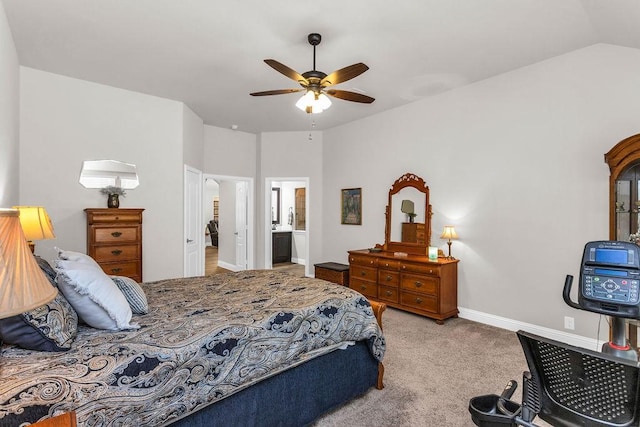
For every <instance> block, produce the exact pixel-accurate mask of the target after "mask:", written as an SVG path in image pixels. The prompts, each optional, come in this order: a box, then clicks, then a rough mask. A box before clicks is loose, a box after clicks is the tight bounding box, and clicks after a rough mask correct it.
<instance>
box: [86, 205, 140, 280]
mask: <svg viewBox="0 0 640 427" xmlns="http://www.w3.org/2000/svg"><path fill="white" fill-rule="evenodd" d="M84 211H85V213H86V214H87V254H88V255H89V256H91V257H92V258H93V259H95V260H96V261H97V262H98V264H100V266H101V267H102V269H103V270H104V272H105V273H107V274H109V275H115V276H127V277H130V278H132V279H133V280H135V281H137V282H142V211H144V209H85V210H84Z"/></svg>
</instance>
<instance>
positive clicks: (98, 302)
mask: <svg viewBox="0 0 640 427" xmlns="http://www.w3.org/2000/svg"><path fill="white" fill-rule="evenodd" d="M56 269H57V271H58V277H57V279H56V281H57V282H58V288H59V289H60V290H61V291H62V293H64V296H65V297H66V298H67V300H68V301H69V303H70V304H71V305H72V306H73V308H74V309H75V310H76V311H77V312H78V316H79V317H80V319H82V320H83V321H84V322H85V323H86V324H87V325H89V326H92V327H94V328H97V329H108V330H123V329H138V328H139V327H140V326H139V325H138V324H136V323H131V316H132V313H131V307H129V303H128V302H127V299H126V298H125V297H124V295H123V294H122V292H120V290H119V289H118V287H117V286H116V284H115V283H113V281H112V280H111V279H110V278H109V276H107V275H106V274H105V273H104V271H102V269H101V268H100V267H99V266H93V265H92V264H89V263H82V262H75V261H63V260H58V261H56Z"/></svg>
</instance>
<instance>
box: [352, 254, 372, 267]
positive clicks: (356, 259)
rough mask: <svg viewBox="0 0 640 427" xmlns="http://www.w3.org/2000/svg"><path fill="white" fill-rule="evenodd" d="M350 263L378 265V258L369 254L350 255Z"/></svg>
mask: <svg viewBox="0 0 640 427" xmlns="http://www.w3.org/2000/svg"><path fill="white" fill-rule="evenodd" d="M349 263H350V264H358V265H366V266H368V267H377V266H378V259H377V258H372V257H368V256H360V255H349Z"/></svg>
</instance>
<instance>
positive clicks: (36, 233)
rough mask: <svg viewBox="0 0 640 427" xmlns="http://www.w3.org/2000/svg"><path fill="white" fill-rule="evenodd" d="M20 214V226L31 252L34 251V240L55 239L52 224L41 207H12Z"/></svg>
mask: <svg viewBox="0 0 640 427" xmlns="http://www.w3.org/2000/svg"><path fill="white" fill-rule="evenodd" d="M13 209H17V210H18V211H19V212H20V225H21V226H22V232H23V233H24V237H25V238H26V239H27V241H28V242H29V248H31V252H32V253H33V252H34V251H35V248H36V245H35V243H33V241H34V240H46V239H55V238H56V235H55V234H53V224H51V219H50V218H49V215H48V214H47V211H46V210H45V208H44V207H42V206H14V207H13Z"/></svg>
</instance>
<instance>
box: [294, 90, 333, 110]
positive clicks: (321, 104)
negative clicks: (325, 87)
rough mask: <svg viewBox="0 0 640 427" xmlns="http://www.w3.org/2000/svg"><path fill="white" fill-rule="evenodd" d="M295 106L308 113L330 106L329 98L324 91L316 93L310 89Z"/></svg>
mask: <svg viewBox="0 0 640 427" xmlns="http://www.w3.org/2000/svg"><path fill="white" fill-rule="evenodd" d="M296 107H298V108H299V109H301V110H302V111H306V112H307V113H310V114H311V113H312V114H318V113H322V112H323V111H324V110H326V109H327V108H329V107H331V100H330V99H329V97H328V96H327V95H325V94H324V93H320V94H316V93H314V92H313V91H312V90H308V91H307V93H305V94H304V95H302V98H300V99H299V100H298V102H296Z"/></svg>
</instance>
